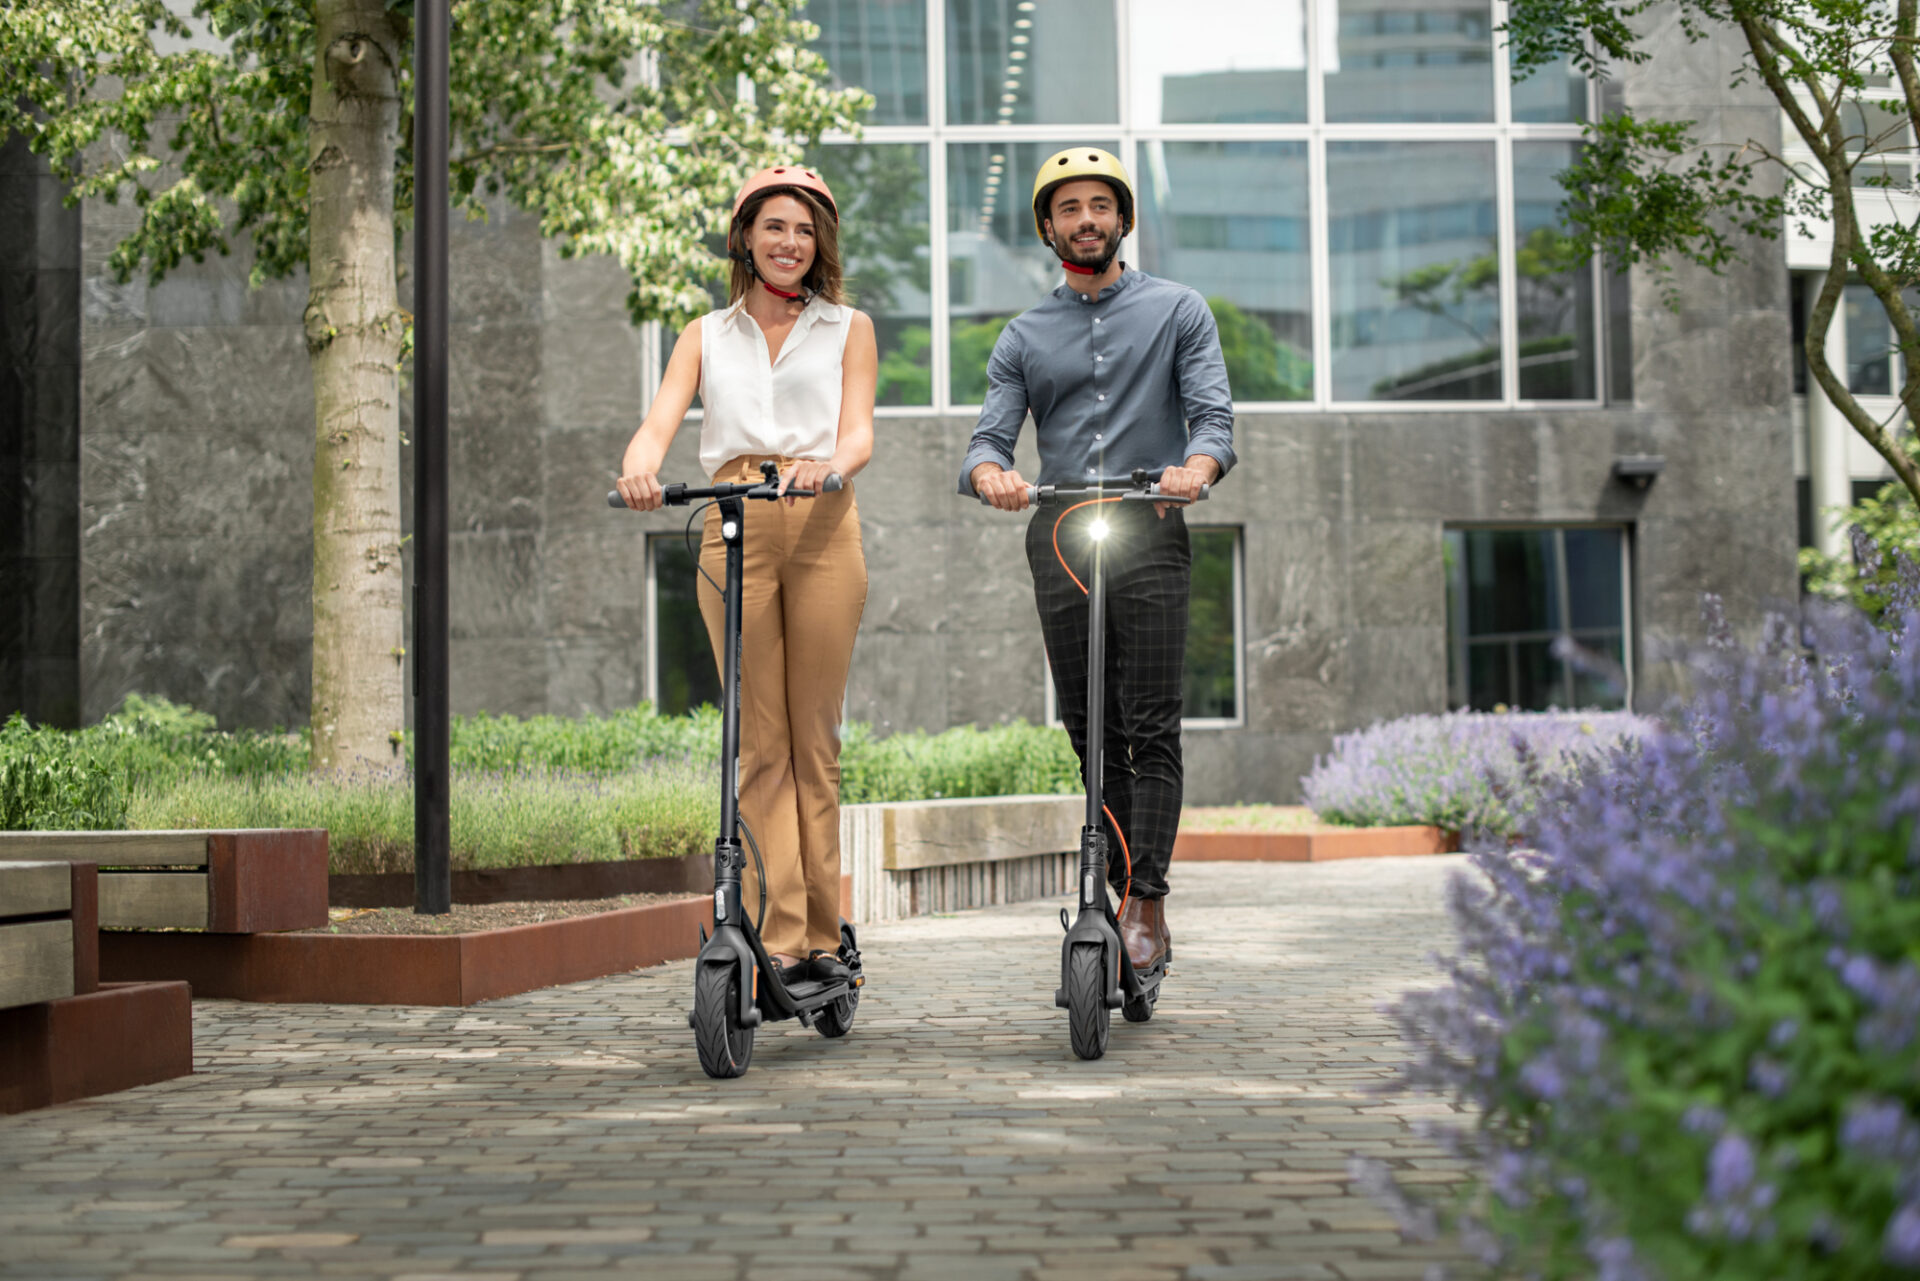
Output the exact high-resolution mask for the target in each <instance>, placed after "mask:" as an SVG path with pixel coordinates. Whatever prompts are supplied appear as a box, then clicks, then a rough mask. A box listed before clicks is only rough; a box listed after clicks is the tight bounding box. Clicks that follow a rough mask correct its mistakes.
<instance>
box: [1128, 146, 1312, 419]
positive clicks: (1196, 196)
mask: <svg viewBox="0 0 1920 1281" xmlns="http://www.w3.org/2000/svg"><path fill="white" fill-rule="evenodd" d="M1136 154H1137V155H1138V157H1139V160H1140V227H1141V230H1140V261H1141V266H1143V267H1144V268H1146V270H1148V271H1150V272H1152V273H1153V274H1154V275H1156V276H1165V277H1167V278H1168V279H1171V280H1177V281H1179V282H1180V283H1182V284H1185V285H1191V286H1192V287H1193V288H1195V289H1197V290H1199V291H1200V293H1201V295H1202V296H1203V297H1204V298H1206V300H1207V306H1208V307H1209V308H1211V309H1212V311H1213V317H1214V320H1215V321H1216V322H1217V324H1218V326H1219V329H1220V351H1221V354H1222V355H1223V356H1224V357H1225V358H1226V362H1227V382H1228V385H1229V386H1230V387H1231V388H1232V389H1233V398H1234V400H1236V401H1239V402H1241V403H1246V402H1259V401H1273V400H1311V399H1313V302H1312V299H1313V258H1312V254H1311V253H1310V252H1309V251H1310V246H1311V241H1312V232H1311V230H1310V229H1309V223H1310V219H1309V216H1308V210H1307V191H1308V181H1307V170H1308V166H1307V144H1306V143H1304V142H1143V143H1141V144H1140V146H1139V149H1138V151H1137V153H1136Z"/></svg>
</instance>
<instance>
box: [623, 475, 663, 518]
mask: <svg viewBox="0 0 1920 1281" xmlns="http://www.w3.org/2000/svg"><path fill="white" fill-rule="evenodd" d="M615 485H616V486H617V487H618V488H619V490H620V497H622V498H624V499H626V500H627V506H628V507H630V508H631V509H633V510H634V511H637V512H652V511H659V510H660V507H661V505H662V504H664V503H665V502H666V491H665V490H663V489H661V488H660V478H659V477H658V476H656V475H654V474H653V473H652V472H650V471H643V472H636V473H634V474H633V475H631V476H622V477H621V478H620V479H619V480H618V481H616V482H615Z"/></svg>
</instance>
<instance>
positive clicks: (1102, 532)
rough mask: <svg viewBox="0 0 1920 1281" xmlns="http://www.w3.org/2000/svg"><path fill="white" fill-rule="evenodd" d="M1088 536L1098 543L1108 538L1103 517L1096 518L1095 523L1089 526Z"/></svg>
mask: <svg viewBox="0 0 1920 1281" xmlns="http://www.w3.org/2000/svg"><path fill="white" fill-rule="evenodd" d="M1087 534H1088V536H1089V537H1091V538H1092V539H1093V541H1094V542H1096V543H1097V542H1101V541H1103V540H1104V539H1105V538H1106V536H1107V522H1106V519H1105V518H1104V517H1101V516H1095V517H1094V518H1093V522H1092V523H1091V524H1089V525H1088V526H1087Z"/></svg>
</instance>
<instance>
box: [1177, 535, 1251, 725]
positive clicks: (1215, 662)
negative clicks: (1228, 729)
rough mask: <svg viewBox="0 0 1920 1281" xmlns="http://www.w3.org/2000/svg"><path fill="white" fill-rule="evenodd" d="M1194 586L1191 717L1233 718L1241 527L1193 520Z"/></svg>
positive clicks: (1186, 711)
mask: <svg viewBox="0 0 1920 1281" xmlns="http://www.w3.org/2000/svg"><path fill="white" fill-rule="evenodd" d="M1187 537H1188V540H1189V541H1190V542H1191V543H1192V546H1193V579H1192V583H1193V585H1192V589H1191V593H1190V595H1189V597H1188V603H1187V659H1186V667H1185V670H1184V671H1183V673H1182V676H1181V692H1182V694H1183V695H1184V708H1183V710H1182V712H1181V715H1182V717H1184V718H1185V719H1186V720H1190V721H1196V720H1209V721H1228V720H1237V719H1238V718H1239V715H1240V699H1239V691H1238V686H1239V667H1238V663H1237V657H1238V655H1239V653H1240V614H1239V609H1238V607H1237V605H1236V604H1235V601H1236V600H1237V598H1238V596H1237V593H1236V591H1235V575H1236V574H1237V573H1238V572H1239V571H1238V565H1239V559H1240V558H1239V556H1238V555H1237V554H1236V553H1237V549H1238V547H1239V543H1240V531H1239V530H1238V529H1221V528H1207V527H1204V526H1190V527H1189V528H1188V530H1187Z"/></svg>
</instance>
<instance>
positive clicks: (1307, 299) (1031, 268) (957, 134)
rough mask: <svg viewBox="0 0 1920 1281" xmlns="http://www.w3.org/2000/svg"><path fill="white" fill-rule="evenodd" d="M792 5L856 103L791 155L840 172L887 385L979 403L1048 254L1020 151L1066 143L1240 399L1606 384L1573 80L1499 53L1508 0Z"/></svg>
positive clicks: (1614, 318)
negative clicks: (1119, 202)
mask: <svg viewBox="0 0 1920 1281" xmlns="http://www.w3.org/2000/svg"><path fill="white" fill-rule="evenodd" d="M806 16H807V17H808V18H809V19H811V20H812V21H813V22H815V23H817V24H819V27H820V37H819V39H818V40H817V41H815V44H814V47H815V48H816V49H817V50H819V51H820V52H821V53H822V54H823V55H824V56H825V58H826V59H827V61H828V63H829V65H830V67H831V68H832V76H833V79H834V80H835V82H836V83H841V84H858V85H861V86H863V87H865V88H867V89H868V90H869V91H870V92H872V93H873V94H874V96H875V99H876V103H877V105H876V107H875V109H874V111H873V113H872V114H871V115H870V116H869V118H868V119H867V121H866V124H865V128H864V131H863V132H862V134H861V135H860V136H859V137H857V138H856V137H849V136H833V137H829V138H827V139H825V140H824V145H823V146H822V147H819V148H815V149H814V151H813V152H812V154H811V157H810V158H812V159H813V160H814V163H816V164H818V165H819V166H821V167H822V168H823V169H826V170H828V171H829V181H831V182H833V183H834V184H835V189H836V191H838V190H841V188H842V184H845V186H846V189H847V190H848V191H849V192H850V193H852V195H851V196H850V197H849V198H848V199H845V200H843V205H844V206H845V208H846V210H847V218H846V220H845V223H844V230H845V236H846V239H847V241H848V251H849V252H848V261H849V263H850V266H851V267H852V274H853V276H854V277H855V279H854V281H853V291H854V295H855V299H856V305H857V306H860V307H861V308H862V309H864V310H866V311H867V312H868V313H869V314H871V315H872V316H873V318H874V322H875V327H876V329H877V331H878V333H879V339H880V347H881V385H880V395H879V404H880V406H881V408H882V410H883V411H884V412H887V413H892V414H901V415H908V414H912V413H914V412H916V411H918V410H920V409H922V408H930V409H933V410H935V411H938V412H947V413H954V414H960V415H964V414H966V413H968V412H969V411H971V410H972V409H974V408H975V407H977V406H978V405H979V404H980V402H981V399H982V397H983V396H984V394H985V391H986V360H987V356H988V354H989V353H990V352H991V351H992V348H993V344H994V341H995V340H996V339H997V338H998V337H999V334H1000V332H1001V330H1002V329H1003V328H1004V327H1005V324H1006V322H1007V320H1008V319H1009V318H1010V317H1012V316H1014V315H1016V314H1018V313H1019V312H1021V311H1024V310H1025V309H1027V308H1028V307H1031V306H1033V305H1035V304H1036V303H1037V302H1038V301H1039V300H1040V299H1041V298H1043V297H1044V296H1045V295H1046V294H1047V292H1048V291H1050V290H1052V289H1055V288H1058V287H1059V286H1060V284H1061V280H1062V277H1061V271H1060V265H1059V263H1058V261H1057V260H1056V259H1055V257H1054V255H1053V254H1052V253H1051V252H1049V251H1048V250H1047V249H1046V247H1045V246H1043V245H1041V244H1040V243H1039V241H1038V239H1037V238H1036V237H1035V236H1034V234H1033V225H1032V215H1031V208H1030V193H1031V191H1032V184H1033V175H1034V170H1035V168H1036V167H1037V165H1038V163H1039V161H1040V160H1042V159H1044V158H1045V157H1046V156H1048V155H1050V154H1051V153H1053V152H1054V151H1057V150H1060V149H1061V148H1064V147H1067V146H1071V145H1077V144H1083V143H1084V144H1091V145H1096V146H1100V147H1104V148H1106V149H1108V150H1110V151H1113V152H1114V153H1115V154H1116V155H1118V156H1119V157H1120V159H1121V160H1122V162H1124V163H1125V164H1126V165H1127V166H1128V169H1129V171H1130V172H1131V173H1132V175H1133V177H1134V180H1135V189H1136V193H1137V195H1138V197H1139V206H1140V208H1139V213H1140V218H1139V225H1138V226H1137V228H1136V230H1135V231H1134V234H1133V235H1132V237H1130V238H1129V241H1128V243H1127V244H1126V246H1125V247H1124V248H1123V250H1122V255H1123V257H1124V258H1125V259H1126V261H1128V262H1129V263H1131V264H1133V265H1135V266H1139V267H1141V268H1143V269H1144V270H1146V271H1149V272H1152V273H1154V274H1156V275H1163V276H1166V277H1169V278H1171V279H1174V280H1178V281H1181V282H1182V283H1185V284H1189V285H1191V286H1193V287H1194V288H1195V289H1197V290H1199V291H1200V292H1201V294H1202V295H1203V296H1204V297H1205V298H1206V299H1207V300H1208V302H1209V304H1210V305H1211V306H1212V309H1213V312H1214V315H1215V318H1216V320H1217V321H1218V323H1219V327H1220V331H1221V336H1222V340H1223V343H1222V345H1223V350H1224V354H1226V356H1227V358H1228V362H1229V369H1228V374H1229V381H1230V382H1231V385H1232V388H1233V395H1234V400H1235V402H1236V404H1238V405H1240V406H1242V407H1247V408H1253V407H1271V408H1274V409H1276V410H1279V409H1316V408H1319V409H1324V408H1330V407H1338V406H1347V405H1352V406H1356V407H1357V406H1359V405H1364V404H1369V403H1371V404H1378V403H1380V402H1392V403H1394V404H1395V405H1396V406H1399V407H1405V408H1457V407H1460V406H1462V405H1467V404H1471V405H1477V406H1488V407H1500V406H1508V407H1517V406H1520V405H1523V404H1529V403H1538V402H1543V401H1544V402H1553V403H1556V404H1572V403H1584V404H1596V403H1600V401H1601V399H1602V395H1603V388H1604V389H1605V391H1606V394H1609V395H1613V396H1614V397H1616V398H1624V397H1626V396H1627V395H1628V389H1627V387H1626V385H1625V383H1624V382H1623V381H1621V377H1622V376H1623V375H1624V373H1625V370H1626V365H1627V360H1626V358H1627V356H1629V355H1630V349H1629V347H1628V345H1627V344H1626V343H1625V341H1624V338H1625V333H1624V329H1623V327H1622V325H1623V322H1624V321H1625V319H1626V316H1625V312H1624V310H1622V309H1621V308H1620V307H1619V304H1621V303H1623V302H1624V300H1625V291H1624V280H1623V279H1622V280H1613V281H1605V280H1603V277H1602V267H1601V264H1599V263H1598V262H1585V263H1575V262H1574V261H1572V259H1571V256H1570V255H1569V254H1567V253H1565V252H1564V250H1565V249H1566V248H1567V245H1566V243H1565V242H1563V241H1561V240H1560V239H1559V238H1558V237H1557V236H1556V235H1555V228H1556V227H1557V225H1558V212H1559V209H1558V207H1559V203H1560V201H1561V199H1562V196H1563V193H1562V192H1561V191H1560V189H1559V186H1558V183H1557V182H1556V181H1555V175H1556V174H1557V173H1559V172H1561V171H1563V170H1564V168H1565V167H1566V164H1567V163H1568V161H1569V160H1570V159H1571V158H1572V157H1573V156H1574V155H1575V154H1576V150H1577V148H1578V146H1579V145H1580V141H1581V137H1582V130H1583V127H1584V125H1585V123H1586V121H1587V120H1588V119H1590V118H1591V116H1592V114H1593V105H1592V104H1593V101H1594V95H1593V90H1592V87H1591V85H1590V83H1589V81H1588V80H1587V79H1586V77H1584V76H1582V75H1581V74H1579V72H1578V71H1577V70H1576V69H1574V68H1573V67H1572V66H1571V65H1570V64H1569V63H1567V62H1566V61H1564V60H1563V61H1560V62H1556V63H1553V64H1550V65H1548V66H1544V67H1539V68H1535V69H1534V70H1532V71H1530V72H1528V73H1527V74H1526V75H1525V76H1524V77H1522V78H1519V79H1516V78H1515V76H1514V73H1513V69H1512V67H1511V55H1510V53H1509V51H1508V49H1507V46H1506V43H1505V37H1504V36H1503V35H1502V34H1501V29H1500V28H1501V24H1502V23H1503V22H1504V21H1505V20H1506V6H1505V4H1504V3H1501V0H813V2H812V3H811V4H810V5H809V6H808V8H807V11H806ZM1223 33H1224V34H1223ZM842 162H845V163H844V164H843V163H842ZM848 165H851V166H852V171H851V172H848V171H847V166H848ZM1616 322H1620V323H1616ZM1603 334H1604V335H1606V341H1605V342H1603V341H1601V336H1602V335H1603ZM1603 360H1609V361H1610V362H1611V363H1610V364H1609V367H1608V368H1609V373H1608V374H1607V376H1606V377H1605V378H1603V376H1602V372H1601V362H1602V361H1603Z"/></svg>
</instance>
